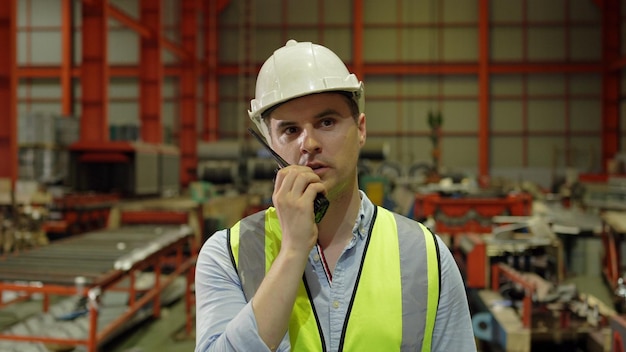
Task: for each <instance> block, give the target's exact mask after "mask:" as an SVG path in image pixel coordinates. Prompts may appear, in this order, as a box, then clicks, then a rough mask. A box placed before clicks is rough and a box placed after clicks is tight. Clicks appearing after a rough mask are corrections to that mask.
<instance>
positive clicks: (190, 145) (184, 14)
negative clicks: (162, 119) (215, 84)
mask: <svg viewBox="0 0 626 352" xmlns="http://www.w3.org/2000/svg"><path fill="white" fill-rule="evenodd" d="M198 5H199V4H198V2H197V1H196V0H183V1H182V2H181V7H182V8H181V12H180V16H181V18H180V25H181V28H180V30H181V38H182V44H183V48H184V49H185V51H186V52H188V53H190V54H191V55H192V56H191V57H190V58H189V59H187V60H186V62H184V63H183V65H182V73H181V76H180V80H179V85H180V106H179V107H180V131H179V132H180V135H179V139H178V145H179V148H180V154H181V162H180V182H181V184H182V186H183V187H186V186H187V185H189V183H190V182H191V181H193V180H195V179H196V173H197V172H196V165H197V164H198V135H197V134H196V108H197V105H196V103H197V100H196V97H197V95H198V90H197V86H198V85H197V80H196V77H197V72H198V69H197V65H196V62H197V60H196V57H197V53H196V52H197V49H196V48H197V40H198V36H197V31H196V28H197V20H196V18H197V12H198V10H199V8H198Z"/></svg>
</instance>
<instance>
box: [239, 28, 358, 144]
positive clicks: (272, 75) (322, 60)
mask: <svg viewBox="0 0 626 352" xmlns="http://www.w3.org/2000/svg"><path fill="white" fill-rule="evenodd" d="M329 91H342V92H349V93H352V97H353V99H354V100H355V101H356V103H357V104H358V106H359V111H360V112H363V105H364V99H363V83H362V82H360V81H359V80H358V79H357V77H356V76H355V75H354V74H352V73H350V72H349V71H348V68H347V67H346V65H345V64H344V63H343V61H341V59H340V58H339V57H338V56H337V55H336V54H335V53H334V52H332V51H330V50H329V49H328V48H326V47H323V46H321V45H318V44H313V43H310V42H302V43H298V42H297V41H295V40H293V39H291V40H289V41H288V42H287V44H285V46H284V47H282V48H279V49H278V50H276V51H274V54H273V55H272V56H270V57H269V59H267V61H265V63H264V64H263V66H262V67H261V71H260V72H259V75H258V77H257V80H256V92H255V98H254V99H252V101H250V111H248V115H249V116H250V118H251V119H252V121H254V123H255V124H256V126H257V127H258V128H259V130H260V131H261V133H263V136H264V137H265V139H267V140H268V141H269V131H268V130H267V126H266V125H265V123H264V122H263V119H262V116H261V115H262V114H263V113H264V112H265V111H267V110H268V109H270V108H271V107H273V106H276V105H278V104H280V103H283V102H286V101H288V100H290V99H293V98H297V97H301V96H304V95H308V94H313V93H321V92H329Z"/></svg>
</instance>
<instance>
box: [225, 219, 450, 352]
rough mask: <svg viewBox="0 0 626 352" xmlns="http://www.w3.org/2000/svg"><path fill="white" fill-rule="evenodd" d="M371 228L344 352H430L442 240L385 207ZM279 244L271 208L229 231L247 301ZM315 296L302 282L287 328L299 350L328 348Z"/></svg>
mask: <svg viewBox="0 0 626 352" xmlns="http://www.w3.org/2000/svg"><path fill="white" fill-rule="evenodd" d="M372 224H373V227H372V228H370V229H369V234H368V236H367V243H366V247H365V252H364V255H363V258H362V261H361V266H360V269H359V273H358V277H357V282H356V285H355V288H354V292H353V294H352V297H351V300H350V305H349V307H348V314H347V318H346V321H345V323H344V326H343V331H342V336H341V341H340V345H339V350H340V351H363V350H370V351H420V350H421V351H430V347H431V342H432V333H433V329H434V325H435V318H436V314H437V308H438V303H439V287H440V274H439V248H438V246H437V242H436V239H435V237H434V236H433V235H432V234H431V233H430V231H428V230H427V229H426V228H425V227H424V226H423V225H421V224H419V223H417V222H415V221H413V220H410V219H407V218H405V217H402V216H400V215H397V214H395V213H391V212H389V211H387V210H386V209H384V208H381V207H377V209H376V211H375V213H374V217H373V219H372ZM416 224H419V225H416ZM394 234H395V235H394ZM280 240H281V232H280V226H279V223H278V218H277V216H276V212H275V209H273V208H269V209H268V210H266V211H263V212H259V213H256V214H253V215H251V216H249V217H247V218H245V219H242V220H241V221H240V222H239V223H237V224H236V225H235V226H233V227H232V228H231V229H230V231H229V234H228V241H229V243H230V248H229V250H230V253H231V259H232V261H233V265H234V266H235V269H236V270H237V274H238V275H239V278H240V280H241V284H242V287H243V290H244V294H245V296H246V299H247V300H248V301H249V300H250V299H251V298H252V296H254V293H255V292H256V290H257V288H258V287H259V285H260V284H261V281H262V280H263V278H264V276H265V274H266V273H267V271H268V270H269V268H270V266H271V264H272V262H273V261H274V259H275V258H276V256H277V255H278V251H279V250H280ZM399 243H402V247H400V245H399ZM391 258H397V260H391ZM263 263H264V265H263ZM307 270H311V268H310V266H307ZM424 273H427V275H424ZM303 278H304V276H303ZM315 294H316V293H315V292H310V286H309V285H308V284H307V283H306V279H303V281H302V282H301V284H300V286H299V288H298V294H297V297H296V302H295V304H294V309H293V312H292V316H291V319H290V322H289V337H290V341H291V349H292V350H293V351H326V349H327V346H325V343H324V338H323V335H322V330H321V327H320V325H319V321H318V318H317V314H316V311H315V306H314V305H313V304H312V303H311V302H312V301H313V300H312V297H313V296H314V295H315Z"/></svg>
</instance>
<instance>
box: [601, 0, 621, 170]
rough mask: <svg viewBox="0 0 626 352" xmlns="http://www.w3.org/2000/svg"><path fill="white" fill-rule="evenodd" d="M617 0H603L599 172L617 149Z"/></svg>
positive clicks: (618, 31)
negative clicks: (613, 68)
mask: <svg viewBox="0 0 626 352" xmlns="http://www.w3.org/2000/svg"><path fill="white" fill-rule="evenodd" d="M620 1H621V0H604V1H602V63H603V66H604V70H603V72H602V170H603V171H604V172H606V171H607V163H608V161H609V160H610V159H612V158H614V157H615V154H616V153H617V152H618V151H619V149H620V146H619V143H620V131H621V130H620V101H619V100H620V90H621V87H620V71H617V70H612V69H611V64H613V63H615V62H618V60H619V58H620V54H621V52H620V51H621V38H620V37H621V36H620V33H621V24H620V14H621V9H620V6H621V5H620Z"/></svg>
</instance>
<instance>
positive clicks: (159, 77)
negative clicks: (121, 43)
mask: <svg viewBox="0 0 626 352" xmlns="http://www.w3.org/2000/svg"><path fill="white" fill-rule="evenodd" d="M140 7H141V10H140V17H141V23H142V24H143V25H144V26H145V27H147V28H148V29H149V30H150V32H151V33H153V35H151V36H141V39H140V42H141V51H140V53H139V58H140V59H139V60H140V61H139V62H140V65H139V66H140V68H139V117H140V120H141V138H142V140H143V141H144V142H147V143H154V144H159V143H161V142H162V140H163V126H162V122H161V110H162V108H161V104H162V99H161V89H162V87H163V63H162V60H161V41H160V40H159V37H160V35H159V33H160V32H161V1H152V0H141V2H140Z"/></svg>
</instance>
